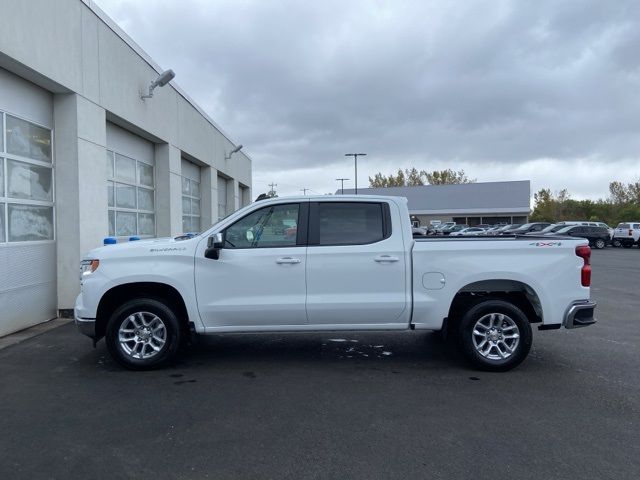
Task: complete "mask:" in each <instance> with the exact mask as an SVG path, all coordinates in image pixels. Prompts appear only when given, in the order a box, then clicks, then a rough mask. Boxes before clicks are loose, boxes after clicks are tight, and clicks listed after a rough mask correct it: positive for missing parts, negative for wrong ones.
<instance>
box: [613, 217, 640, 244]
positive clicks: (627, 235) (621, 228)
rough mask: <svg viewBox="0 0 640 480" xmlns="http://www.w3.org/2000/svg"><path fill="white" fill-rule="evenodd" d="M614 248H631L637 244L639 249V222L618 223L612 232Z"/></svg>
mask: <svg viewBox="0 0 640 480" xmlns="http://www.w3.org/2000/svg"><path fill="white" fill-rule="evenodd" d="M611 243H612V244H613V246H614V247H624V248H631V247H632V246H633V244H634V243H635V244H637V245H638V247H639V248H640V222H625V223H620V224H618V226H617V227H616V229H615V231H614V232H613V239H612V242H611Z"/></svg>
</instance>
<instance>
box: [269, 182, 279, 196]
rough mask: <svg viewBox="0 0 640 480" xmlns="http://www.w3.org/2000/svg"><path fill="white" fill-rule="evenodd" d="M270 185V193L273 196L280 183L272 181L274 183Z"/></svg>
mask: <svg viewBox="0 0 640 480" xmlns="http://www.w3.org/2000/svg"><path fill="white" fill-rule="evenodd" d="M268 185H269V186H270V187H271V190H269V194H270V195H271V196H272V197H273V196H274V195H275V194H276V190H275V187H277V186H278V184H277V183H273V182H272V183H269V184H268Z"/></svg>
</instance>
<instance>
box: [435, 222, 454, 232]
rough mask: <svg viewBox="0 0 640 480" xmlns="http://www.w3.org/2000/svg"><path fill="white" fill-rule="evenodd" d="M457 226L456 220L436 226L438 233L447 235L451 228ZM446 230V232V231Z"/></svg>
mask: <svg viewBox="0 0 640 480" xmlns="http://www.w3.org/2000/svg"><path fill="white" fill-rule="evenodd" d="M455 226H456V222H444V223H441V224H440V225H438V227H437V228H436V235H447V234H448V233H449V230H450V229H452V228H453V227H455ZM445 232H446V233H445Z"/></svg>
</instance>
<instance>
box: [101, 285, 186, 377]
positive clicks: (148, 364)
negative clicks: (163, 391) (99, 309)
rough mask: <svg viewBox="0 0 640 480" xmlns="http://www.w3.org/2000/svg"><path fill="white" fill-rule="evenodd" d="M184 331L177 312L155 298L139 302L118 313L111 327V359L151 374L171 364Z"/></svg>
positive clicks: (107, 332) (134, 301)
mask: <svg viewBox="0 0 640 480" xmlns="http://www.w3.org/2000/svg"><path fill="white" fill-rule="evenodd" d="M180 341H181V329H180V325H179V322H178V318H177V317H176V315H175V313H174V312H173V310H172V309H171V308H170V307H169V306H168V305H166V304H165V303H163V302H161V301H159V300H156V299H153V298H138V299H134V300H130V301H129V302H127V303H125V304H124V305H122V306H121V307H120V308H118V309H116V310H115V311H114V312H113V314H112V315H111V318H110V319H109V323H108V324H107V331H106V343H107V349H108V350H109V353H110V354H111V356H112V357H113V358H114V360H116V361H117V362H118V363H119V364H120V365H122V366H124V367H126V368H129V369H132V370H150V369H153V368H158V367H160V366H162V365H164V364H166V363H168V362H169V361H171V360H172V359H173V358H174V357H175V355H176V353H177V351H178V347H179V346H180Z"/></svg>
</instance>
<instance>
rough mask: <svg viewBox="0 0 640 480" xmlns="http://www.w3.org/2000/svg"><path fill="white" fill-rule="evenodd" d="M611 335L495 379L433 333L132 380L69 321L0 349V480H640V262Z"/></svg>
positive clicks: (551, 341) (205, 353) (263, 342)
mask: <svg viewBox="0 0 640 480" xmlns="http://www.w3.org/2000/svg"><path fill="white" fill-rule="evenodd" d="M592 263H593V270H594V273H593V290H592V297H593V298H594V299H595V300H596V301H597V302H598V309H597V317H598V323H597V324H596V325H594V326H592V327H589V328H584V329H580V330H564V329H562V330H555V331H544V332H539V331H537V330H535V333H534V346H533V349H532V352H531V354H530V357H529V358H528V359H527V360H526V361H525V363H524V364H522V365H521V366H520V367H519V368H517V369H516V370H513V371H511V372H508V373H484V372H478V371H475V370H473V369H471V368H469V367H468V366H467V364H466V363H465V362H464V361H463V359H462V358H461V356H460V355H459V354H458V353H457V352H456V351H455V350H452V349H451V348H449V347H447V345H446V344H444V343H443V342H442V341H440V340H439V339H438V337H437V336H436V335H434V334H432V333H416V332H406V333H384V334H351V333H348V334H347V333H333V334H296V335H293V334H292V335H230V336H216V337H208V338H206V339H204V340H201V341H200V342H199V343H198V344H197V345H196V346H195V347H192V348H191V349H190V350H189V351H187V352H185V354H183V356H182V357H181V359H180V361H179V362H178V363H177V364H176V365H174V366H172V367H170V368H167V369H164V370H159V371H154V372H129V371H125V370H122V369H120V368H119V367H117V366H116V365H115V364H114V363H113V362H112V361H111V360H110V358H109V357H108V355H107V352H106V349H105V346H104V342H100V343H99V344H98V347H97V348H96V349H93V348H92V346H91V342H90V340H88V339H87V338H86V337H83V336H81V335H79V334H78V333H77V332H76V331H75V328H74V326H73V325H71V324H66V325H63V326H61V327H58V328H55V329H53V330H50V331H47V332H46V333H42V334H41V335H39V336H36V337H34V338H31V339H29V340H26V341H23V342H21V343H19V344H16V345H12V346H9V347H7V348H5V349H3V350H0V379H1V382H0V479H14V478H17V479H20V478H25V479H37V478H61V479H62V478H64V479H71V478H83V479H85V478H92V479H93V478H110V479H117V478H162V479H169V478H171V479H174V478H175V479H178V478H185V479H190V478H194V479H195V478H211V479H226V478H252V479H253V478H255V479H267V478H273V479H307V478H314V479H315V478H318V479H324V478H327V479H334V478H345V479H356V478H362V479H377V478H398V479H422V478H436V479H439V478H442V479H445V478H446V479H451V478H465V479H467V478H474V479H485V478H487V479H489V478H491V479H496V478H502V479H572V478H580V479H608V478H611V479H618V480H619V479H637V478H640V431H639V428H640V251H639V250H638V249H636V248H633V249H631V250H626V249H612V248H608V249H606V250H604V251H594V252H593V255H592Z"/></svg>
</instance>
